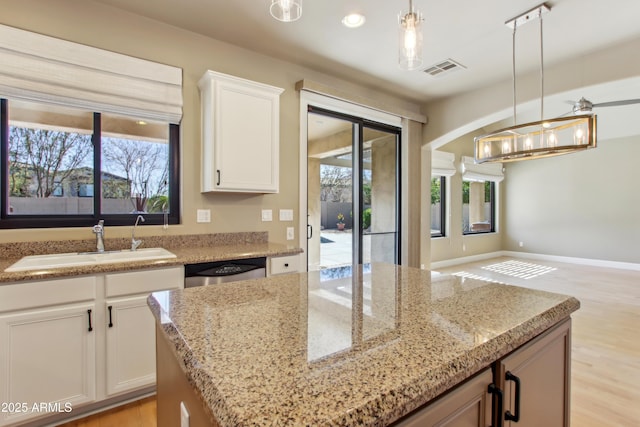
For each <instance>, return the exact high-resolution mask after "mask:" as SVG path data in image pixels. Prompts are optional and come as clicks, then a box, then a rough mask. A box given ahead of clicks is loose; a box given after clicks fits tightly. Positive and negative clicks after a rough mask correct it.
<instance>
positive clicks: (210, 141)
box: [199, 71, 283, 193]
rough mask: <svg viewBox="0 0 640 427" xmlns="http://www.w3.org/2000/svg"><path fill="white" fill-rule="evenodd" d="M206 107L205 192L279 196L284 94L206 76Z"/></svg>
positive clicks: (226, 77) (203, 96)
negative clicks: (281, 118)
mask: <svg viewBox="0 0 640 427" xmlns="http://www.w3.org/2000/svg"><path fill="white" fill-rule="evenodd" d="M199 86H200V90H201V103H202V161H203V164H202V174H203V175H202V191H203V192H208V191H230V192H252V193H277V192H278V177H279V145H280V144H279V139H280V132H279V126H280V93H282V91H283V90H282V89H280V88H276V87H273V86H269V85H265V84H261V83H258V82H252V81H249V80H245V79H241V78H237V77H234V76H229V75H226V74H221V73H216V72H213V71H207V72H206V73H205V75H204V76H203V77H202V78H201V79H200V82H199Z"/></svg>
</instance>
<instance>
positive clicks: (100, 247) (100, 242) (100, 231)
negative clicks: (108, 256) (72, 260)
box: [93, 219, 104, 253]
mask: <svg viewBox="0 0 640 427" xmlns="http://www.w3.org/2000/svg"><path fill="white" fill-rule="evenodd" d="M93 233H94V234H95V235H96V250H97V251H98V252H101V253H102V252H104V219H101V220H100V221H98V224H96V225H94V226H93Z"/></svg>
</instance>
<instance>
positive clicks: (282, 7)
mask: <svg viewBox="0 0 640 427" xmlns="http://www.w3.org/2000/svg"><path fill="white" fill-rule="evenodd" d="M269 12H271V16H273V17H274V18H276V19H277V20H278V21H282V22H293V21H297V20H298V19H300V17H301V16H302V0H271V7H270V8H269Z"/></svg>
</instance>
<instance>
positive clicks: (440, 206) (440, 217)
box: [431, 176, 447, 237]
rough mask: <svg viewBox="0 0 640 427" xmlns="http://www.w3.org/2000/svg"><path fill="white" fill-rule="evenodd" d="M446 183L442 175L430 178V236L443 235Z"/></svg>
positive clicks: (445, 210)
mask: <svg viewBox="0 0 640 427" xmlns="http://www.w3.org/2000/svg"><path fill="white" fill-rule="evenodd" d="M446 183H447V178H446V177H444V176H434V177H432V178H431V237H444V236H445V227H446V221H445V219H446V212H447V206H446Z"/></svg>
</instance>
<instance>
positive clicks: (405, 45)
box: [398, 0, 424, 70]
mask: <svg viewBox="0 0 640 427" xmlns="http://www.w3.org/2000/svg"><path fill="white" fill-rule="evenodd" d="M423 20H424V19H423V18H422V13H420V12H418V11H416V10H414V8H413V1H412V0H409V12H407V13H405V14H403V13H402V12H400V14H399V15H398V23H399V24H400V27H399V30H400V31H399V32H400V37H399V46H398V48H399V49H398V54H399V63H400V68H402V69H403V70H415V69H417V68H419V67H420V66H421V65H422V21H423Z"/></svg>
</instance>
